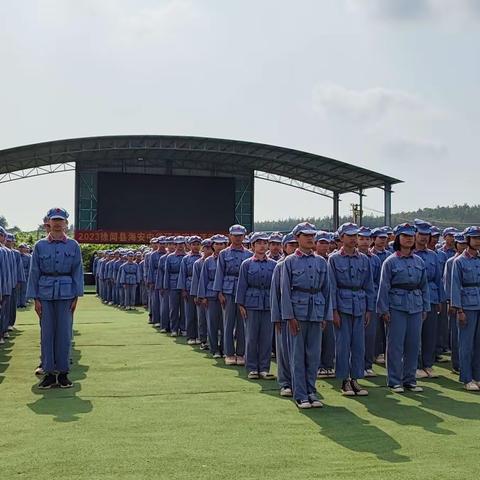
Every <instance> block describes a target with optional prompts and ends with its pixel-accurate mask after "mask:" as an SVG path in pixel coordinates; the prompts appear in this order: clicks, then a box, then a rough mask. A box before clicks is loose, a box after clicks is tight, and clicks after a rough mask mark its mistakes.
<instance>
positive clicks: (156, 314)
mask: <svg viewBox="0 0 480 480" xmlns="http://www.w3.org/2000/svg"><path fill="white" fill-rule="evenodd" d="M160 297H161V293H160V290H157V289H153V290H151V291H150V313H151V319H152V323H153V324H154V325H158V324H160V326H161V323H162V322H161V320H160V301H161V300H160Z"/></svg>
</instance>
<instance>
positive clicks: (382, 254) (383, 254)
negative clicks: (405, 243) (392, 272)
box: [370, 247, 392, 265]
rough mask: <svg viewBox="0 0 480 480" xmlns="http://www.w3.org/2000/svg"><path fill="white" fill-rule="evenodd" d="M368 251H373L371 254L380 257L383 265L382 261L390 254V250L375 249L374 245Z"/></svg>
mask: <svg viewBox="0 0 480 480" xmlns="http://www.w3.org/2000/svg"><path fill="white" fill-rule="evenodd" d="M370 253H373V255H376V256H377V257H378V258H379V259H380V263H381V264H382V265H383V262H384V261H385V260H386V259H387V258H388V257H389V256H390V255H391V254H392V252H391V251H390V250H387V249H385V250H383V251H380V250H376V249H375V247H374V248H372V249H371V250H370Z"/></svg>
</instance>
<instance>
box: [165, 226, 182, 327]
mask: <svg viewBox="0 0 480 480" xmlns="http://www.w3.org/2000/svg"><path fill="white" fill-rule="evenodd" d="M173 243H174V244H175V251H174V252H173V253H170V254H169V255H168V256H167V259H166V261H165V273H164V277H163V288H164V290H165V291H167V292H168V302H169V319H170V328H171V330H172V331H171V333H170V335H171V336H172V337H176V336H177V335H180V334H181V335H182V336H186V335H187V333H186V330H185V312H184V308H183V303H182V301H181V293H182V291H181V289H179V288H178V274H179V273H180V264H181V263H182V260H183V257H185V255H186V252H185V237H183V236H180V235H179V236H177V237H175V238H174V239H173Z"/></svg>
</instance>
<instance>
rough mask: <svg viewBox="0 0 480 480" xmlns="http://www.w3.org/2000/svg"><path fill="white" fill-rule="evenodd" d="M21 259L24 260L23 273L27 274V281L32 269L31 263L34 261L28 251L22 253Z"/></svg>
mask: <svg viewBox="0 0 480 480" xmlns="http://www.w3.org/2000/svg"><path fill="white" fill-rule="evenodd" d="M20 260H21V262H22V268H23V273H24V275H25V281H27V278H28V272H29V271H30V263H31V261H32V256H31V255H30V254H28V253H21V254H20Z"/></svg>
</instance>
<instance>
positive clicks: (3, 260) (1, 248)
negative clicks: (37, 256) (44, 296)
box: [0, 226, 31, 345]
mask: <svg viewBox="0 0 480 480" xmlns="http://www.w3.org/2000/svg"><path fill="white" fill-rule="evenodd" d="M30 262H31V254H30V247H29V246H28V245H27V244H26V243H22V244H20V245H19V246H18V249H17V248H16V245H15V235H13V234H11V233H8V232H7V231H6V230H5V229H4V228H3V227H1V226H0V345H3V344H5V339H6V338H9V337H10V332H11V331H12V330H13V328H14V325H15V321H16V318H17V309H18V308H25V307H26V306H27V303H28V298H27V282H28V276H29V271H30Z"/></svg>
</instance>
